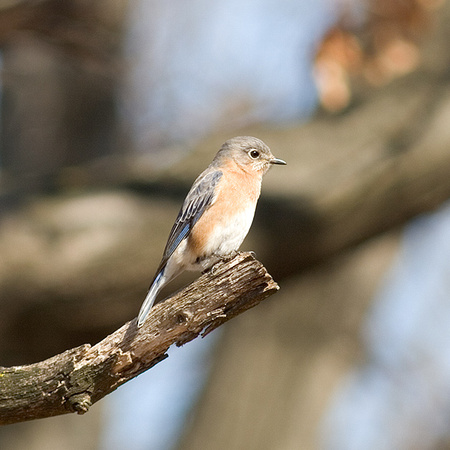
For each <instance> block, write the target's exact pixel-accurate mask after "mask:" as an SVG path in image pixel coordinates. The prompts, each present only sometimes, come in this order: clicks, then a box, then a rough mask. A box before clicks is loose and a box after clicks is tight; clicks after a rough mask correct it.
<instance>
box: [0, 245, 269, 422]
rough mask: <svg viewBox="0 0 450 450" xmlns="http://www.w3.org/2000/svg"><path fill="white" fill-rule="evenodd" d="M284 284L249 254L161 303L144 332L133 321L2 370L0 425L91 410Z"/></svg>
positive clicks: (232, 260) (150, 316)
mask: <svg viewBox="0 0 450 450" xmlns="http://www.w3.org/2000/svg"><path fill="white" fill-rule="evenodd" d="M277 290H278V285H277V284H276V283H275V282H274V281H273V279H272V277H271V276H270V275H269V274H268V273H267V271H266V269H265V268H264V267H263V266H262V264H261V263H260V262H258V261H257V260H256V259H255V258H253V256H252V255H251V254H250V253H240V254H239V255H237V256H236V257H234V258H233V259H231V260H228V261H224V262H221V263H219V264H217V265H216V266H214V268H213V270H212V271H210V272H208V273H206V274H204V275H203V276H201V277H200V278H199V279H198V280H196V281H195V282H193V283H192V284H190V285H189V286H187V287H186V288H185V289H184V290H182V291H181V292H179V293H178V294H176V295H174V296H172V297H170V298H169V299H167V300H166V301H165V302H163V303H160V304H158V305H156V306H155V307H154V308H153V309H152V311H151V313H150V315H149V317H148V319H147V322H146V323H145V324H144V326H143V327H142V328H141V329H137V327H136V321H135V320H132V321H130V322H128V323H126V324H125V325H123V326H122V327H121V328H120V329H118V330H117V331H115V332H114V333H113V334H111V335H109V336H108V337H106V338H105V339H103V340H102V341H101V342H99V343H98V344H96V345H94V346H91V345H89V344H85V345H82V346H80V347H77V348H74V349H71V350H68V351H66V352H64V353H61V354H59V355H56V356H54V357H52V358H49V359H47V360H45V361H42V362H38V363H35V364H30V365H26V366H16V367H9V368H0V424H2V425H4V424H10V423H15V422H22V421H25V420H31V419H38V418H44V417H50V416H55V415H59V414H65V413H69V412H78V413H79V414H83V413H85V412H87V411H88V409H89V407H90V405H91V404H93V403H95V402H97V401H98V400H100V399H101V398H103V397H104V396H105V395H107V394H109V393H110V392H112V391H113V390H115V389H116V388H117V387H119V386H120V385H121V384H123V383H125V382H127V381H128V380H130V379H132V378H134V377H135V376H137V375H139V374H140V373H142V372H144V371H145V370H147V369H149V368H150V367H152V366H154V365H155V364H157V363H158V362H160V361H162V360H163V359H165V358H166V357H167V354H166V352H167V350H168V348H169V347H170V346H171V345H172V344H176V345H178V346H180V345H183V344H185V343H186V342H189V341H191V340H192V339H194V338H196V337H197V336H198V335H199V334H202V336H204V335H206V334H208V333H210V332H211V331H212V330H214V329H215V328H217V327H218V326H220V325H222V324H223V323H224V322H226V321H227V320H229V319H231V318H232V317H234V316H236V315H238V314H240V313H242V312H244V311H245V310H247V309H249V308H252V307H253V306H256V305H257V304H258V303H259V302H261V301H262V300H263V299H265V298H266V297H268V296H270V295H272V294H274V293H275V292H276V291H277Z"/></svg>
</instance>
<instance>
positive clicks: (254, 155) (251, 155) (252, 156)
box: [249, 150, 259, 159]
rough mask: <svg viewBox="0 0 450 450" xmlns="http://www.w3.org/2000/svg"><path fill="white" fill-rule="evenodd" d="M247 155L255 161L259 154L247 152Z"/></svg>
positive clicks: (256, 151) (253, 151)
mask: <svg viewBox="0 0 450 450" xmlns="http://www.w3.org/2000/svg"><path fill="white" fill-rule="evenodd" d="M249 155H250V158H252V159H256V158H258V157H259V152H258V150H251V151H250V152H249Z"/></svg>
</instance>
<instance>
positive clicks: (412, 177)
mask: <svg viewBox="0 0 450 450" xmlns="http://www.w3.org/2000/svg"><path fill="white" fill-rule="evenodd" d="M449 18H450V5H449V4H448V2H445V1H444V0H319V1H317V0H304V1H298V0H297V1H296V0H282V1H280V0H278V1H274V0H248V1H246V2H242V1H237V0H223V1H221V2H208V1H206V0H191V1H190V2H185V1H181V0H172V1H170V2H167V1H163V0H135V1H127V0H97V1H95V2H90V1H86V0H64V1H60V0H59V1H57V0H8V1H2V0H0V45H1V47H0V70H1V86H0V101H1V110H0V365H3V366H10V365H21V364H27V363H31V362H36V361H39V360H42V359H45V358H47V357H50V356H52V355H54V354H56V353H59V352H62V351H64V350H66V349H69V348H72V347H74V346H77V345H81V344H83V343H91V344H94V343H96V342H98V341H99V340H101V339H102V338H103V337H105V336H106V335H107V334H108V333H110V332H112V331H114V330H115V329H116V328H118V327H119V326H121V325H122V324H123V323H124V322H126V321H128V320H131V319H132V318H134V317H135V316H136V314H137V312H138V310H139V307H140V304H141V302H142V300H143V298H144V296H145V293H146V290H147V287H148V284H149V282H150V280H151V278H152V277H153V274H154V271H155V269H156V267H157V265H158V263H159V260H160V257H161V254H162V251H163V248H164V245H165V242H166V239H167V236H168V233H169V230H170V227H171V226H172V223H173V220H174V218H175V216H176V214H177V212H178V209H179V207H180V205H181V202H182V200H183V198H184V196H185V194H186V192H187V191H188V190H189V187H190V185H191V183H192V181H193V180H194V179H195V177H196V176H197V175H198V174H199V173H200V172H201V171H202V170H203V169H204V168H205V167H206V166H207V165H208V164H209V162H210V161H211V159H212V157H213V156H214V154H215V153H216V151H217V150H218V148H219V147H220V145H221V144H222V143H223V142H224V141H225V140H226V139H228V138H230V137H233V136H236V135H242V134H250V135H255V136H257V137H259V138H261V139H263V140H264V141H265V142H266V143H267V144H268V145H269V146H270V147H271V149H272V151H273V153H274V154H275V155H276V156H277V157H279V158H282V159H284V160H286V161H287V162H288V165H287V166H286V167H283V168H281V169H280V168H278V169H276V170H275V169H274V170H272V171H271V172H270V173H269V174H268V175H267V176H266V177H265V180H264V183H263V193H262V197H261V199H260V202H259V205H258V209H257V213H256V217H255V222H254V225H253V227H252V230H251V232H250V233H249V236H248V238H247V239H246V241H245V242H244V244H243V246H242V248H243V249H245V250H254V251H255V252H256V255H257V257H258V259H259V260H260V261H261V262H262V263H263V264H264V265H265V266H266V267H267V269H268V270H269V272H270V273H271V274H272V276H273V277H274V278H275V280H276V281H277V282H278V283H279V284H280V286H281V290H280V292H279V293H277V294H276V295H275V296H273V297H270V299H268V300H267V301H265V302H263V304H261V305H259V306H258V307H257V308H254V309H253V310H251V311H248V312H247V313H245V314H243V315H241V316H239V317H237V318H235V319H234V320H232V321H231V322H229V323H227V324H226V325H225V326H223V327H221V329H219V330H218V331H216V332H215V333H213V334H212V335H209V336H208V337H207V338H205V339H197V340H195V341H193V342H191V343H189V344H187V345H186V346H184V347H182V348H180V349H171V350H170V351H169V354H170V357H169V358H168V359H166V360H165V361H163V362H162V363H160V364H158V365H157V366H156V367H154V368H153V369H151V370H149V371H148V372H146V373H144V374H142V375H141V376H139V377H138V378H137V379H134V380H132V381H131V382H129V383H127V384H125V385H124V386H122V387H120V388H119V389H118V390H117V391H115V392H114V393H112V394H111V395H109V396H107V397H106V398H104V399H103V400H102V401H100V402H99V403H97V404H95V405H94V406H93V407H92V408H91V410H90V411H89V413H88V414H86V415H84V416H75V415H70V416H61V417H55V418H49V419H44V420H39V421H34V422H29V423H21V424H16V425H10V426H5V427H2V428H0V448H1V449H2V450H17V449H19V450H21V449H25V448H26V449H28V450H37V449H44V448H45V449H46V450H49V449H50V450H52V449H67V450H70V449H72V448H74V449H75V448H76V449H80V448H81V449H92V450H115V449H123V448H127V449H131V450H141V449H142V450H144V449H151V450H175V449H176V450H197V449H212V450H222V449H223V450H230V449H245V450H252V449H254V450H257V449H258V450H260V449H263V450H264V449H268V450H272V449H276V450H290V449H306V450H309V449H311V450H314V449H324V450H353V449H354V450H360V449H369V450H372V449H374V450H375V449H376V450H410V449H414V450H424V449H432V450H444V449H450V431H449V430H450V428H449V426H448V424H449V423H450V354H449V349H450V327H449V325H448V324H449V322H450V281H449V280H450V231H449V230H450V204H449V203H448V202H447V200H448V198H450V176H449V174H450V126H449V124H450V53H449V52H448V42H449V41H450V28H449V26H448V23H449ZM195 276H196V275H189V276H186V277H181V278H180V280H177V281H176V282H173V283H171V285H170V286H169V287H168V289H167V290H166V292H165V293H166V294H169V293H170V292H171V291H174V290H176V289H177V288H178V287H180V286H182V285H183V284H185V283H187V282H188V281H189V280H191V279H192V277H195Z"/></svg>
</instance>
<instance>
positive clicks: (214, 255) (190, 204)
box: [138, 136, 286, 327]
mask: <svg viewBox="0 0 450 450" xmlns="http://www.w3.org/2000/svg"><path fill="white" fill-rule="evenodd" d="M272 164H286V163H285V162H284V161H283V160H281V159H277V158H275V157H274V156H273V155H272V153H271V151H270V149H269V147H268V146H267V145H266V144H264V142H262V141H261V140H259V139H257V138H254V137H251V136H239V137H235V138H233V139H229V140H228V141H226V142H225V144H223V145H222V147H221V148H220V150H219V151H218V152H217V154H216V156H215V157H214V159H213V161H212V163H211V164H210V165H209V167H208V168H207V169H206V170H205V171H204V172H203V173H202V174H201V175H200V176H199V177H198V178H197V179H196V180H195V181H194V184H193V185H192V187H191V190H190V191H189V193H188V195H187V196H186V199H185V200H184V203H183V206H182V207H181V210H180V212H179V213H178V217H177V219H176V220H175V223H174V225H173V227H172V231H171V232H170V235H169V239H168V241H167V244H166V248H165V249H164V255H163V258H162V261H161V263H160V265H159V267H158V270H157V271H156V275H155V278H154V279H153V281H152V284H151V285H150V289H149V291H148V294H147V297H146V298H145V300H144V303H143V304H142V306H141V310H140V311H139V316H138V327H141V326H142V325H143V323H144V321H145V318H146V317H147V314H148V312H149V311H150V308H151V307H152V306H153V304H154V303H155V299H156V296H157V295H158V292H159V291H160V290H161V289H162V287H163V286H164V285H165V284H166V283H168V282H169V281H170V280H172V279H173V278H175V277H176V276H177V275H179V274H180V273H181V272H183V271H184V270H205V269H208V268H210V267H211V266H212V265H214V264H215V263H216V262H218V261H219V260H220V259H223V258H224V257H227V256H230V255H231V254H233V253H234V252H236V251H237V250H238V249H239V247H240V245H241V244H242V241H243V240H244V238H245V236H246V235H247V233H248V230H249V229H250V226H251V224H252V221H253V216H254V214H255V208H256V203H257V201H258V198H259V194H260V192H261V181H262V177H263V175H264V174H265V173H266V172H267V171H268V170H269V168H270V167H271V165H272Z"/></svg>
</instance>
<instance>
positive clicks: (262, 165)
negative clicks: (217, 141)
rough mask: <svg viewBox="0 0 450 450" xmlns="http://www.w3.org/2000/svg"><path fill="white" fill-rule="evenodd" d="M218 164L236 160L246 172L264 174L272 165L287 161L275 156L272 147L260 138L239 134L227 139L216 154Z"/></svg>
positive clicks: (283, 163)
mask: <svg viewBox="0 0 450 450" xmlns="http://www.w3.org/2000/svg"><path fill="white" fill-rule="evenodd" d="M215 160H217V163H218V164H226V163H227V161H233V162H235V163H236V164H237V165H238V166H239V167H240V168H241V169H242V170H244V171H245V172H254V173H257V174H259V175H261V176H262V175H264V174H265V173H266V172H267V171H268V170H269V169H270V167H271V166H272V165H274V164H281V165H285V164H286V163H285V162H284V161H283V160H282V159H278V158H275V156H273V155H272V152H271V151H270V148H269V147H268V146H267V145H266V144H265V143H264V142H263V141H261V140H260V139H257V138H255V137H252V136H237V137H234V138H232V139H229V140H228V141H226V142H225V143H224V144H223V145H222V147H221V149H220V150H219V152H218V153H217V155H216V158H215Z"/></svg>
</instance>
